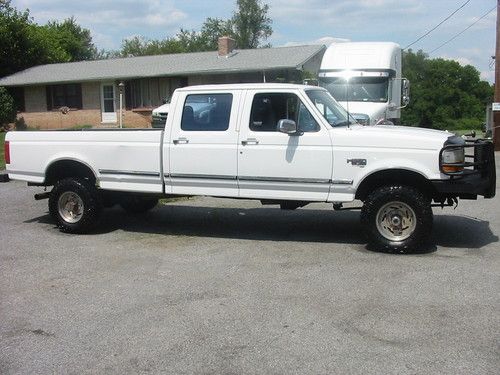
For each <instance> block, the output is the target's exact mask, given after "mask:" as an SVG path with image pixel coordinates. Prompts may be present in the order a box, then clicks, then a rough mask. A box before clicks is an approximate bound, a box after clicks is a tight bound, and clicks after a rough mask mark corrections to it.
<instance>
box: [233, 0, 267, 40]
mask: <svg viewBox="0 0 500 375" xmlns="http://www.w3.org/2000/svg"><path fill="white" fill-rule="evenodd" d="M236 4H237V6H238V10H237V11H236V13H234V15H233V18H232V19H231V23H232V30H233V37H234V38H235V39H236V44H237V46H238V48H241V49H245V48H257V47H261V43H262V42H263V41H265V40H267V38H269V37H270V36H271V34H272V33H273V29H272V27H271V24H272V20H271V18H269V17H268V15H267V12H268V11H269V5H267V4H261V2H260V0H237V2H236Z"/></svg>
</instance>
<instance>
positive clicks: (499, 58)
mask: <svg viewBox="0 0 500 375" xmlns="http://www.w3.org/2000/svg"><path fill="white" fill-rule="evenodd" d="M494 101H495V103H499V102H500V0H497V35H496V47H495V99H494ZM493 143H494V144H495V151H500V111H495V112H493Z"/></svg>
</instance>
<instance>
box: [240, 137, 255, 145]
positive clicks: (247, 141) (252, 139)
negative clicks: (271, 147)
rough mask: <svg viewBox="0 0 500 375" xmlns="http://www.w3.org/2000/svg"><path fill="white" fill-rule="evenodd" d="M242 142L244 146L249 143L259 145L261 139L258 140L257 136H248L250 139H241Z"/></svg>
mask: <svg viewBox="0 0 500 375" xmlns="http://www.w3.org/2000/svg"><path fill="white" fill-rule="evenodd" d="M241 144H242V145H243V146H247V145H258V144H259V141H258V140H256V139H255V138H248V139H245V140H244V141H241Z"/></svg>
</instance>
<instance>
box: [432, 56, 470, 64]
mask: <svg viewBox="0 0 500 375" xmlns="http://www.w3.org/2000/svg"><path fill="white" fill-rule="evenodd" d="M439 57H440V58H442V59H445V60H453V61H456V62H457V63H459V64H460V65H462V66H465V65H474V64H473V63H472V61H471V60H470V59H468V58H467V57H465V56H458V57H457V56H453V57H452V56H447V55H441V56H439Z"/></svg>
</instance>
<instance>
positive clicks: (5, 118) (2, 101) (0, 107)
mask: <svg viewBox="0 0 500 375" xmlns="http://www.w3.org/2000/svg"><path fill="white" fill-rule="evenodd" d="M16 114H17V113H16V109H15V107H14V99H12V97H11V96H10V95H9V93H8V92H7V90H6V89H5V87H0V128H5V126H6V125H7V124H9V123H11V122H14V120H15V119H16Z"/></svg>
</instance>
